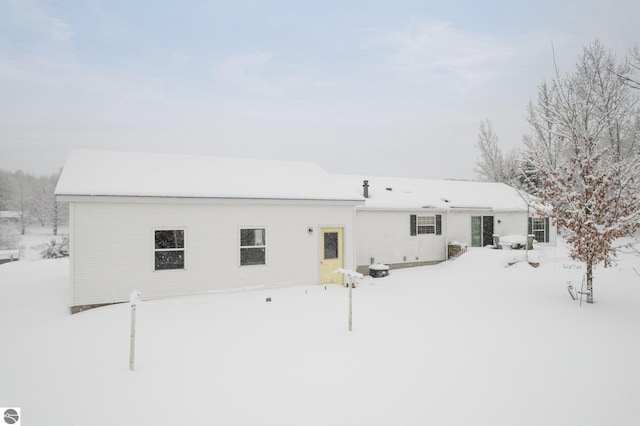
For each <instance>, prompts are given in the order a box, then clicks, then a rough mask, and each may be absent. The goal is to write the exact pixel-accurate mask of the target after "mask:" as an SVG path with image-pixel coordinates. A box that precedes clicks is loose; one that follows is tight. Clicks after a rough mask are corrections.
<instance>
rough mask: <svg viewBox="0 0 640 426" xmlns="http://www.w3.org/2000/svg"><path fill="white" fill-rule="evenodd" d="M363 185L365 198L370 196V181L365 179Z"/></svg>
mask: <svg viewBox="0 0 640 426" xmlns="http://www.w3.org/2000/svg"><path fill="white" fill-rule="evenodd" d="M362 187H363V188H364V198H369V181H368V180H365V181H364V183H363V184H362Z"/></svg>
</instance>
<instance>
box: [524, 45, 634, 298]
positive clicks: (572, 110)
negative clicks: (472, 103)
mask: <svg viewBox="0 0 640 426" xmlns="http://www.w3.org/2000/svg"><path fill="white" fill-rule="evenodd" d="M629 72H630V70H629V68H628V67H626V65H625V64H624V63H622V64H621V63H618V62H617V61H616V59H615V57H614V56H613V55H611V54H610V53H608V52H606V51H605V49H604V48H603V47H602V45H601V44H600V43H599V42H598V41H596V42H595V43H593V44H592V45H590V46H589V47H586V48H585V49H584V50H583V53H582V55H581V56H580V58H579V61H578V64H577V70H576V72H574V73H573V74H569V75H567V76H560V75H559V74H557V75H556V77H555V78H554V80H553V82H552V84H551V85H547V84H542V85H541V86H540V87H539V92H538V102H537V104H535V105H530V107H529V122H530V124H531V128H532V130H533V135H532V136H530V137H528V138H527V139H526V140H525V142H526V144H527V149H528V150H527V153H526V157H527V159H528V161H529V162H530V164H531V166H532V167H533V169H534V170H535V172H536V177H537V179H539V187H538V189H537V191H536V195H538V196H539V197H540V198H541V201H542V202H544V203H546V204H548V205H551V206H552V207H553V217H554V220H555V221H556V223H557V225H558V226H559V227H561V228H563V229H564V230H565V232H566V236H567V242H568V243H569V244H570V245H571V257H572V258H574V259H576V260H579V261H582V262H585V264H586V283H587V302H589V303H593V268H594V266H596V265H598V264H600V263H602V264H604V266H605V267H607V266H610V265H611V264H612V261H613V259H614V257H615V250H614V249H613V247H612V243H613V241H614V240H615V239H616V238H619V237H622V236H625V235H628V234H630V233H632V232H633V231H634V230H635V229H637V227H638V224H639V220H640V196H639V195H638V188H639V186H638V183H639V178H638V177H639V176H640V156H639V155H638V153H637V151H636V150H635V145H636V142H637V140H634V139H633V138H632V139H627V138H625V137H623V135H626V134H627V132H626V129H628V128H629V126H630V125H631V124H632V123H633V121H632V118H633V114H634V109H635V105H636V104H637V97H636V96H634V95H633V94H631V93H630V88H629V86H627V85H624V84H622V79H621V77H619V76H618V74H620V75H623V76H624V75H628V73H629Z"/></svg>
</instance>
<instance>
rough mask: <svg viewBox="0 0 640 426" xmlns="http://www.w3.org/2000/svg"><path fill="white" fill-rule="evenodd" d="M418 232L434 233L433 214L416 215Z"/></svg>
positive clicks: (434, 219)
mask: <svg viewBox="0 0 640 426" xmlns="http://www.w3.org/2000/svg"><path fill="white" fill-rule="evenodd" d="M416 226H417V230H418V234H435V233H436V217H435V216H418V217H417V223H416Z"/></svg>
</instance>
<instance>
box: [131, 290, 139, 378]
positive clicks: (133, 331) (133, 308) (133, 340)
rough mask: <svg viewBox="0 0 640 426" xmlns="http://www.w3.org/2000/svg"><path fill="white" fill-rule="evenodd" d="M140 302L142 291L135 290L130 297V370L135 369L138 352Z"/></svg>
mask: <svg viewBox="0 0 640 426" xmlns="http://www.w3.org/2000/svg"><path fill="white" fill-rule="evenodd" d="M139 302H140V292H139V291H138V290H134V291H133V292H132V293H131V297H130V298H129V303H130V304H131V342H130V346H129V370H131V371H133V364H134V361H135V352H136V305H137V304H138V303H139Z"/></svg>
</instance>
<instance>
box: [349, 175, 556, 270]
mask: <svg viewBox="0 0 640 426" xmlns="http://www.w3.org/2000/svg"><path fill="white" fill-rule="evenodd" d="M341 179H342V180H343V181H344V183H345V185H348V186H350V187H352V188H353V189H354V190H360V191H361V192H362V194H363V196H365V204H364V205H361V206H356V242H355V244H356V263H357V264H358V269H359V270H360V271H361V272H364V271H366V269H367V268H368V265H370V264H374V263H384V264H387V265H390V266H391V267H392V268H400V267H409V266H419V265H427V264H432V263H438V262H441V261H444V260H447V258H448V246H449V244H451V243H460V244H461V245H466V246H468V247H482V246H487V245H493V236H494V235H498V236H501V237H506V238H508V237H510V236H521V237H522V238H523V239H524V236H525V235H527V234H533V235H534V236H535V239H536V241H537V242H538V243H548V244H551V245H555V244H556V234H557V229H556V227H555V226H553V224H552V222H551V221H550V220H549V218H541V217H536V216H535V214H536V213H535V209H533V208H529V209H528V208H527V202H526V201H525V199H526V198H527V197H528V196H527V194H520V193H519V192H518V191H516V190H515V189H514V188H512V187H510V186H508V185H505V184H502V183H487V182H469V181H456V180H434V179H407V178H395V177H366V176H341Z"/></svg>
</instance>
